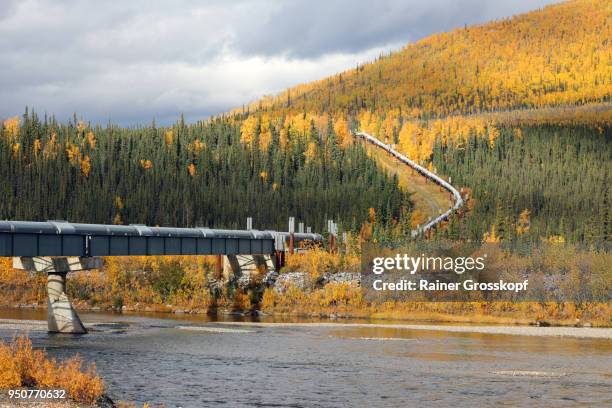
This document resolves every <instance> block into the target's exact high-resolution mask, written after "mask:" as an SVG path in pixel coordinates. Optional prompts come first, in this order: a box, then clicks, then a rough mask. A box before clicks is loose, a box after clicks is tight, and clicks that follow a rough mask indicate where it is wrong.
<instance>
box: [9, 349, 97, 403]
mask: <svg viewBox="0 0 612 408" xmlns="http://www.w3.org/2000/svg"><path fill="white" fill-rule="evenodd" d="M18 387H32V388H43V389H49V388H55V389H63V390H66V392H67V393H68V396H69V397H70V398H71V399H72V400H75V401H77V402H80V403H86V404H92V403H93V402H95V401H96V400H97V399H98V398H99V397H100V396H101V395H102V393H103V391H104V382H103V381H102V379H101V378H100V377H99V376H98V375H97V374H96V369H95V365H93V364H92V365H91V366H89V367H88V368H86V369H84V368H83V364H82V362H81V359H80V358H79V357H78V356H75V357H72V358H69V359H67V360H66V361H65V362H63V363H58V362H57V361H56V360H55V359H49V358H48V356H47V355H46V353H45V352H44V351H43V350H34V349H33V348H32V343H31V342H30V340H29V339H28V338H27V337H17V338H16V339H14V340H13V341H12V343H11V344H5V343H4V342H2V341H1V340H0V388H2V389H6V388H18Z"/></svg>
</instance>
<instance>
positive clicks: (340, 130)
mask: <svg viewBox="0 0 612 408" xmlns="http://www.w3.org/2000/svg"><path fill="white" fill-rule="evenodd" d="M334 132H335V133H336V137H337V138H338V145H339V146H340V147H342V148H347V147H348V146H350V145H351V143H352V142H353V138H352V136H351V132H350V130H349V128H348V122H347V121H346V119H344V117H343V116H338V117H336V119H335V120H334Z"/></svg>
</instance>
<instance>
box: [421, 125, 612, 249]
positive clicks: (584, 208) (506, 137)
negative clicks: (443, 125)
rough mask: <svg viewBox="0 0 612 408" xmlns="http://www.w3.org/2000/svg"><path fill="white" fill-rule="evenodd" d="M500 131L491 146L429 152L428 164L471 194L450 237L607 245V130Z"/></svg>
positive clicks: (611, 232) (610, 166) (611, 148)
mask: <svg viewBox="0 0 612 408" xmlns="http://www.w3.org/2000/svg"><path fill="white" fill-rule="evenodd" d="M516 133H517V129H516V128H507V127H505V128H504V127H502V128H501V129H500V131H499V136H498V137H497V139H496V141H495V144H494V146H493V147H491V146H490V145H489V142H488V140H486V139H483V138H477V137H475V136H470V137H468V138H467V139H466V140H464V141H462V142H460V143H449V144H446V145H442V144H441V143H437V144H436V145H435V147H434V150H433V165H434V166H435V167H436V168H437V170H438V171H439V172H441V173H443V174H448V175H451V176H452V179H453V182H454V183H455V184H456V185H459V186H468V187H470V189H471V191H472V200H471V203H470V204H471V205H470V207H471V208H470V214H469V215H468V216H467V217H465V218H464V219H462V220H461V221H458V220H455V222H454V223H452V224H451V225H450V226H449V228H448V230H447V231H445V235H447V236H451V237H452V238H469V239H480V238H482V237H483V236H486V235H488V236H491V235H495V236H496V237H497V239H501V240H506V241H515V240H517V239H527V240H530V241H536V240H539V239H541V238H551V237H556V239H561V240H567V241H572V242H579V243H585V244H588V245H593V244H602V243H604V242H606V241H607V242H610V240H611V238H612V205H611V203H612V196H611V194H612V192H611V191H610V184H611V182H612V180H611V179H610V177H611V176H612V161H611V160H610V159H611V158H612V127H606V128H602V129H601V132H599V131H595V130H594V129H593V128H591V127H567V126H563V127H561V126H553V125H540V126H528V127H521V128H520V136H518V137H517V134H516Z"/></svg>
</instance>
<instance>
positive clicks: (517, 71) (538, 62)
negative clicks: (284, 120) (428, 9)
mask: <svg viewBox="0 0 612 408" xmlns="http://www.w3.org/2000/svg"><path fill="white" fill-rule="evenodd" d="M611 39H612V3H610V1H608V0H574V1H569V2H565V3H561V4H557V5H552V6H548V7H545V8H544V9H541V10H536V11H532V12H530V13H526V14H522V15H518V16H515V17H512V18H509V19H504V20H500V21H495V22H491V23H488V24H483V25H478V26H471V27H465V28H458V29H455V30H453V31H450V32H447V33H441V34H435V35H432V36H430V37H427V38H425V39H422V40H420V41H417V42H416V43H412V44H408V45H407V46H405V47H404V48H403V49H402V50H400V51H397V52H393V53H391V54H390V55H387V56H382V57H380V58H379V59H377V60H376V61H374V62H371V63H366V64H363V65H361V66H359V67H357V68H356V69H352V70H349V71H346V72H343V73H340V74H337V75H334V76H332V77H329V78H325V79H322V80H320V81H316V82H312V83H308V84H302V85H299V86H296V87H294V88H291V89H289V90H287V91H285V92H283V93H281V94H280V95H278V96H275V97H267V98H264V99H262V100H260V101H257V102H255V103H253V104H251V105H250V106H249V109H250V110H251V111H252V110H255V109H265V110H274V111H283V112H287V111H288V112H303V111H307V112H317V113H321V112H345V113H352V114H356V113H357V112H359V111H361V110H364V109H367V110H370V111H375V112H378V113H382V112H385V111H388V110H389V109H401V110H402V112H403V114H404V115H408V116H412V117H421V118H423V117H425V118H427V117H432V116H445V115H449V114H458V113H460V114H466V113H476V112H481V111H491V110H506V109H514V108H539V107H544V106H555V105H566V104H584V103H586V102H602V101H610V97H611V95H612V69H611V66H612V51H611V50H612V44H610V41H611Z"/></svg>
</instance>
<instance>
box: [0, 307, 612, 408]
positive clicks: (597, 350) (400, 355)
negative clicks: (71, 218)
mask: <svg viewBox="0 0 612 408" xmlns="http://www.w3.org/2000/svg"><path fill="white" fill-rule="evenodd" d="M81 317H82V320H83V321H84V322H85V323H86V324H92V325H93V326H91V327H92V328H93V330H92V331H91V332H90V333H89V334H88V335H85V336H71V335H50V334H47V333H46V332H45V331H44V330H41V328H43V326H40V325H39V326H38V328H34V329H32V330H31V331H30V333H29V335H30V337H31V338H32V341H33V344H34V346H35V347H44V348H45V349H46V350H47V352H48V353H49V354H50V355H51V356H53V357H57V358H64V357H68V356H71V355H73V354H75V353H78V354H80V355H81V356H82V357H83V359H84V360H85V361H86V362H95V363H96V365H97V368H98V372H99V373H100V375H101V376H102V377H103V378H104V380H105V382H106V384H107V387H108V394H109V396H110V397H111V398H113V399H114V400H126V401H134V402H137V403H139V404H141V406H142V403H144V402H150V403H154V404H164V405H165V406H166V407H167V408H170V407H207V406H228V407H243V406H244V407H247V406H251V407H252V406H256V407H412V406H419V407H420V406H436V407H447V406H452V407H490V406H494V405H497V406H533V407H538V406H542V407H544V406H546V407H548V406H554V407H565V406H588V407H599V406H612V391H611V390H612V368H611V367H612V340H609V339H581V338H569V337H566V338H561V337H546V336H545V337H537V336H536V337H533V336H514V335H499V334H486V333H455V332H444V331H430V330H410V329H396V328H387V327H386V328H380V327H377V328H371V327H343V326H342V325H341V324H338V325H337V326H332V327H329V326H323V327H321V326H316V325H313V326H303V325H298V326H282V325H281V326H274V325H265V326H257V325H227V324H223V323H222V322H218V321H217V322H212V321H210V319H209V318H206V317H198V316H190V315H189V316H170V315H156V314H121V315H119V314H105V313H81ZM45 318H46V312H45V311H43V310H15V309H0V319H25V320H36V319H39V320H41V319H45ZM234 320H236V319H234ZM247 321H248V320H247ZM265 321H266V322H274V320H273V319H267V320H265ZM295 321H296V322H297V321H299V322H304V320H295ZM326 322H329V320H326ZM351 322H353V321H351ZM14 334H15V330H14V329H12V328H10V327H8V326H5V327H3V326H2V325H0V338H3V339H4V340H10V338H11V337H13V336H14Z"/></svg>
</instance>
